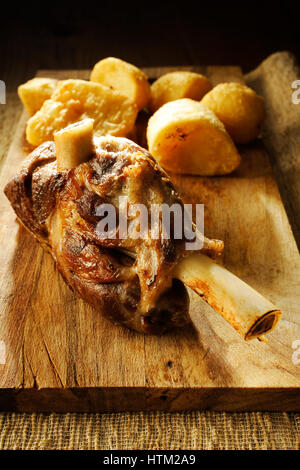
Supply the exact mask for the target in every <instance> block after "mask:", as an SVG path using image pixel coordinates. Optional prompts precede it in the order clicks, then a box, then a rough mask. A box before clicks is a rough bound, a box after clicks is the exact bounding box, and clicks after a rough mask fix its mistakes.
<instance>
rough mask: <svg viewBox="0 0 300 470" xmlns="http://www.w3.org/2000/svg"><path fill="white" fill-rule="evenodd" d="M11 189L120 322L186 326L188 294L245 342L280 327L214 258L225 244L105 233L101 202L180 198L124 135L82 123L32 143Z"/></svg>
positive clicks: (70, 270) (65, 265)
mask: <svg viewBox="0 0 300 470" xmlns="http://www.w3.org/2000/svg"><path fill="white" fill-rule="evenodd" d="M5 194H6V196H7V197H8V199H9V200H10V202H11V205H12V207H13V209H14V211H15V213H16V214H17V216H18V218H19V219H20V221H21V222H22V224H23V225H24V226H25V227H26V228H27V229H28V230H29V231H30V232H31V233H32V234H33V235H34V237H35V238H36V239H37V240H38V241H39V242H40V243H41V244H42V246H43V247H44V248H45V249H46V250H48V251H49V252H50V253H51V254H52V256H53V258H54V260H55V262H56V263H57V266H58V269H59V271H60V272H61V274H62V276H63V278H64V279H65V281H66V283H67V284H68V285H69V287H70V288H71V289H72V290H73V291H74V292H76V293H77V294H78V295H79V296H80V297H82V298H83V299H84V300H86V301H87V302H88V303H90V304H91V305H92V306H94V307H95V308H97V309H99V310H100V311H101V313H102V314H104V315H105V316H106V317H108V318H109V319H110V320H111V321H112V322H113V323H116V324H122V325H124V326H127V327H129V328H132V329H135V330H137V331H140V332H144V333H150V334H161V333H163V332H164V331H166V330H168V329H170V328H173V327H177V326H184V325H185V324H186V323H188V322H189V321H190V319H189V314H188V310H189V296H188V293H187V291H186V288H185V286H184V284H186V285H187V286H189V287H191V288H192V289H193V290H194V291H195V292H197V293H198V294H200V295H201V297H202V298H203V299H204V300H205V301H207V302H208V303H209V304H210V305H211V306H212V307H213V308H214V309H215V310H216V311H217V312H219V313H220V314H221V315H222V316H223V317H224V318H225V319H226V320H227V321H228V322H229V323H230V324H231V325H232V326H233V327H234V328H235V329H236V330H237V331H238V333H240V334H241V335H242V336H243V337H244V338H245V339H251V338H252V337H256V336H260V335H262V334H263V333H265V332H267V331H270V330H272V329H273V328H274V326H275V325H276V323H277V321H278V319H279V317H280V311H279V310H278V309H277V308H276V307H275V306H274V305H272V304H271V303H270V302H269V301H268V300H266V299H265V298H264V297H263V296H261V295H260V294H258V293H257V292H256V291H254V290H253V289H252V288H251V287H249V286H248V285H247V284H245V283H244V282H243V281H241V280H240V279H238V278H237V277H236V276H234V275H233V274H231V273H230V272H228V271H227V270H226V269H225V268H223V267H222V266H220V265H218V264H216V263H215V262H214V261H213V260H212V259H211V258H215V257H217V256H218V255H219V254H220V253H221V252H222V249H223V242H221V241H219V240H209V239H207V238H205V237H202V235H201V234H199V233H198V236H199V237H200V238H201V237H202V241H203V247H202V249H201V250H200V251H198V252H196V253H194V252H191V251H188V252H187V251H186V249H185V240H184V239H183V240H177V239H174V238H172V237H171V238H166V237H164V236H163V234H162V235H161V236H160V237H159V238H155V239H152V238H146V239H143V238H138V239H132V238H124V239H122V238H118V237H116V238H103V237H101V236H100V235H99V232H98V231H97V224H98V222H99V217H98V216H97V207H100V206H101V204H104V203H105V204H107V203H110V204H113V206H114V207H115V208H116V212H117V213H118V210H119V207H118V204H119V196H126V197H127V198H128V201H129V203H130V204H141V203H142V204H144V205H145V206H146V207H147V209H148V210H149V213H150V212H151V205H152V204H162V203H166V204H168V205H169V206H171V205H172V204H174V203H179V204H180V205H182V201H181V199H180V197H179V195H178V194H177V192H176V191H175V189H174V187H173V185H172V183H171V181H170V179H169V178H168V176H167V175H166V173H165V172H164V171H163V170H162V169H161V168H160V167H159V166H158V164H157V163H156V162H155V160H154V159H153V158H152V157H151V155H150V154H149V153H148V152H147V151H146V150H145V149H143V148H141V147H139V146H138V145H136V144H135V143H133V142H131V141H130V140H127V139H125V138H117V137H111V136H107V137H100V138H94V139H93V137H92V123H90V122H88V120H87V121H83V122H82V123H78V124H76V125H73V126H69V127H68V128H66V129H65V130H63V131H61V132H59V133H57V136H55V143H54V142H46V143H44V144H42V145H41V146H40V147H38V148H37V149H35V150H34V151H33V152H32V153H31V155H30V156H29V157H28V159H27V160H26V161H25V162H24V165H23V167H22V168H21V170H20V171H19V173H18V174H17V175H16V176H15V177H14V178H13V179H12V180H11V181H10V182H9V183H8V184H7V185H6V188H5Z"/></svg>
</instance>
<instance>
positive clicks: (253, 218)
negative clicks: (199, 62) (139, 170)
mask: <svg viewBox="0 0 300 470" xmlns="http://www.w3.org/2000/svg"><path fill="white" fill-rule="evenodd" d="M167 70H170V68H167V69H166V68H159V69H158V68H157V69H155V71H153V70H152V69H148V70H147V72H148V73H149V74H150V76H151V77H152V78H155V77H156V76H158V75H160V74H161V73H164V72H165V71H167ZM197 70H198V71H200V70H199V69H197ZM201 71H202V72H203V73H206V74H207V75H208V76H209V77H210V78H211V79H212V81H213V82H214V83H218V82H220V81H226V80H229V81H231V80H236V81H239V82H242V80H243V78H242V74H241V71H240V70H239V69H238V68H237V67H201ZM88 73H89V72H88V71H51V72H50V71H42V72H40V73H39V75H40V76H41V75H44V76H47V75H48V76H53V77H56V78H61V79H62V78H67V77H78V78H88ZM26 118H27V117H26V114H25V113H23V115H22V118H21V121H20V123H19V126H18V128H17V129H16V135H15V138H14V141H13V143H12V146H11V149H10V152H9V155H8V157H7V159H6V161H5V164H4V166H3V170H2V173H1V175H0V184H1V187H2V188H3V186H4V184H5V182H6V181H8V179H9V178H10V176H11V175H12V174H14V172H15V170H16V168H17V167H18V166H19V165H20V163H21V161H22V159H23V158H24V155H25V153H26V149H27V146H26V143H25V139H24V126H25V122H26ZM241 153H242V156H243V163H242V165H241V167H240V168H239V169H238V171H237V172H235V173H234V174H233V175H230V176H227V177H218V178H198V177H180V176H173V180H174V182H175V184H176V185H177V187H178V189H179V191H180V192H181V193H182V195H183V197H184V199H185V201H187V202H194V203H197V202H202V203H204V204H205V230H206V234H207V235H208V236H215V237H219V238H221V239H224V240H225V244H226V249H225V254H224V258H223V261H224V264H225V265H226V266H227V267H228V268H230V269H231V270H232V271H233V272H235V273H236V274H238V275H239V276H241V277H242V278H243V279H245V280H246V281H247V282H249V284H251V285H253V286H254V287H255V288H257V289H258V290H260V291H261V292H262V293H263V294H265V295H266V296H268V297H269V298H270V299H271V300H272V301H274V302H275V303H278V304H279V305H280V306H281V307H282V309H283V311H284V318H283V320H282V322H281V324H280V326H279V327H278V329H277V330H275V332H274V333H272V334H271V335H270V341H269V343H268V344H265V343H260V342H258V341H254V342H250V343H245V342H244V341H243V340H242V339H240V338H239V336H238V335H237V334H236V333H235V331H233V330H232V329H231V327H230V326H229V325H227V324H226V323H225V322H224V320H223V319H222V318H221V317H220V316H218V315H217V314H216V313H215V312H214V311H213V310H212V309H211V308H210V307H208V306H207V305H206V304H205V303H204V302H202V301H201V299H199V297H197V296H195V295H194V294H192V293H191V317H192V325H190V326H188V327H186V328H184V329H182V330H178V331H173V332H170V333H168V334H166V335H164V336H163V337H149V336H147V337H144V336H142V335H139V334H137V333H135V332H131V331H129V330H126V329H124V328H122V327H116V326H112V325H111V324H110V323H108V322H107V321H106V320H105V319H103V318H102V317H101V314H99V312H97V311H95V310H94V309H92V308H91V307H89V306H88V305H87V304H86V303H85V302H83V301H82V300H80V299H78V298H77V297H76V296H75V295H74V294H73V293H72V292H71V291H70V290H69V288H68V287H67V286H66V285H65V283H64V282H63V280H62V278H61V276H60V275H59V273H58V272H57V271H56V270H55V267H54V264H53V261H52V258H51V257H50V255H48V254H46V253H44V252H43V250H42V249H41V248H40V247H39V246H38V245H37V243H36V242H35V241H34V240H33V239H32V238H31V236H30V235H29V234H28V233H27V232H25V230H24V229H22V228H20V227H19V225H18V224H17V222H16V220H15V217H14V215H13V211H12V209H11V208H10V206H9V204H8V202H7V201H6V198H5V197H4V196H3V194H2V195H1V196H0V222H1V225H0V227H1V230H0V240H1V243H2V245H1V246H2V247H4V248H5V249H3V250H1V251H0V283H1V284H0V285H1V290H0V292H1V295H0V340H2V341H4V342H5V344H6V364H4V365H0V409H3V410H4V409H5V410H8V409H14V410H23V411H34V410H40V411H76V410H78V411H96V410H100V411H114V410H115V411H120V410H135V409H136V410H138V409H166V410H179V409H191V408H197V409H204V408H214V409H225V410H253V409H261V410H262V409H268V410H286V411H287V410H300V388H299V387H300V366H299V365H296V364H293V362H292V354H293V352H294V351H293V349H292V343H293V341H295V340H298V339H300V321H299V315H298V309H299V305H300V292H299V274H300V260H299V254H298V252H297V248H296V243H295V240H294V238H293V235H292V232H291V228H290V226H289V223H288V219H287V217H286V214H285V211H284V207H283V204H282V201H281V199H280V195H279V192H278V188H277V185H276V183H275V181H274V177H273V174H272V170H271V167H270V164H269V160H268V156H267V155H266V153H265V151H264V149H263V148H262V146H261V144H259V143H255V144H253V145H251V146H248V147H244V148H243V149H241Z"/></svg>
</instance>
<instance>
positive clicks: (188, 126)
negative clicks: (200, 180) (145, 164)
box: [147, 98, 240, 176]
mask: <svg viewBox="0 0 300 470" xmlns="http://www.w3.org/2000/svg"><path fill="white" fill-rule="evenodd" d="M147 141H148V148H149V151H150V153H151V154H152V155H153V157H154V158H155V159H156V160H157V161H158V162H159V164H160V165H161V166H162V167H163V168H165V169H166V170H169V171H172V172H174V173H184V174H193V175H206V176H211V175H226V174H227V173H231V172H232V171H233V170H235V169H236V168H237V166H238V165H239V163H240V155H239V153H238V151H237V149H236V147H235V145H234V143H233V141H232V139H231V137H230V136H229V134H228V133H227V132H226V130H225V127H224V125H223V124H222V122H221V121H220V120H219V119H218V118H217V116H216V115H215V114H214V113H213V112H212V111H211V110H210V109H208V108H206V107H205V106H203V105H202V104H201V103H199V102H198V101H194V100H191V99H188V98H184V99H181V100H176V101H171V102H169V103H166V104H165V105H163V106H162V107H161V108H159V110H158V111H156V113H154V114H153V116H152V117H151V118H150V119H149V123H148V128H147Z"/></svg>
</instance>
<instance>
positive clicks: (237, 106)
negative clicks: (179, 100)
mask: <svg viewBox="0 0 300 470" xmlns="http://www.w3.org/2000/svg"><path fill="white" fill-rule="evenodd" d="M201 103H202V104H203V105H204V106H207V107H208V108H209V109H211V110H212V111H213V112H214V113H215V114H216V115H217V116H218V118H219V119H220V120H221V121H222V122H223V124H224V126H225V127H226V130H227V132H228V133H229V134H230V135H231V137H232V139H233V140H234V142H236V143H238V144H245V143H248V142H250V141H251V140H254V139H256V138H257V137H258V135H259V133H260V129H261V125H262V123H263V120H264V116H265V109H264V100H263V98H262V97H261V96H259V95H257V94H256V93H255V91H253V90H251V88H249V87H247V86H245V85H241V84H240V83H220V84H219V85H217V86H216V87H215V88H213V89H212V90H211V91H210V92H209V93H207V94H206V95H205V96H204V98H203V99H202V101H201Z"/></svg>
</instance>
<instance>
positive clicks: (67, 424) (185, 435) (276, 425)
mask: <svg viewBox="0 0 300 470" xmlns="http://www.w3.org/2000/svg"><path fill="white" fill-rule="evenodd" d="M0 449H1V450H2V449H27V450H29V449H39V450H42V449H45V450H46V449H47V450H49V449H64V450H70V449H79V450H80V449H82V450H94V449H108V450H112V449H121V450H124V449H130V450H133V449H146V450H150V449H159V450H165V449H170V450H172V449H174V450H179V449H184V450H188V449H192V450H195V449H215V450H217V449H221V450H235V449H241V450H244V449H249V450H252V449H259V450H270V449H300V413H223V412H213V411H192V412H182V413H164V412H137V413H103V414H101V413H95V414H79V413H67V414H56V413H51V414H42V413H34V414H25V413H1V414H0Z"/></svg>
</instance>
